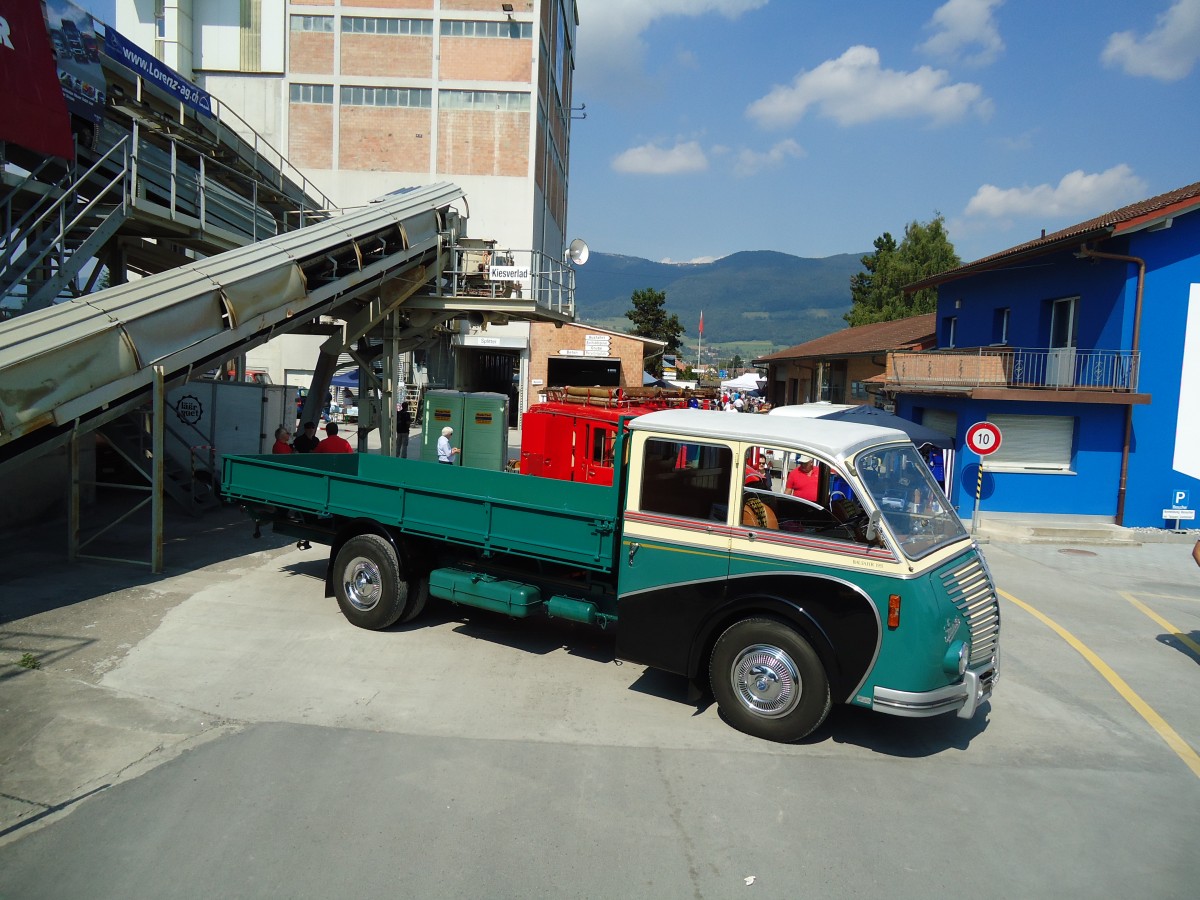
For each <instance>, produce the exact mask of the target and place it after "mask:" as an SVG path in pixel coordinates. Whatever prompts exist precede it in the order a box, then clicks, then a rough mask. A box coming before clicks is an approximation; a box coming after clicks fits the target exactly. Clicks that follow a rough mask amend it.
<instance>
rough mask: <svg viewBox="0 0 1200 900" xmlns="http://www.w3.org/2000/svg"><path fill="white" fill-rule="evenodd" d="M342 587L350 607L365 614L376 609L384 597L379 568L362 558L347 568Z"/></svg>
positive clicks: (358, 558) (357, 558)
mask: <svg viewBox="0 0 1200 900" xmlns="http://www.w3.org/2000/svg"><path fill="white" fill-rule="evenodd" d="M342 585H343V586H344V587H345V589H346V599H347V600H349V601H350V605H351V606H353V607H354V608H355V609H359V610H362V611H363V612H366V611H368V610H370V609H374V608H375V605H376V604H377V603H379V598H380V597H381V596H382V595H383V577H382V576H381V575H380V572H379V566H377V565H375V563H373V562H371V560H369V559H367V558H365V557H362V556H357V557H355V558H354V559H353V560H351V561H350V565H348V566H346V574H345V577H344V579H343V581H342Z"/></svg>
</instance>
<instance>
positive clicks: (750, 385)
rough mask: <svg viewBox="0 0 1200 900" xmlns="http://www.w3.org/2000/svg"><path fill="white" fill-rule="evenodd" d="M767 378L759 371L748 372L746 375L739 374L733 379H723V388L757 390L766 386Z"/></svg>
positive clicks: (726, 389) (729, 389) (725, 389)
mask: <svg viewBox="0 0 1200 900" xmlns="http://www.w3.org/2000/svg"><path fill="white" fill-rule="evenodd" d="M766 384H767V379H765V378H763V377H762V376H761V375H759V374H758V373H757V372H747V373H746V374H745V375H739V376H738V377H737V378H734V379H733V380H732V381H722V382H721V390H723V391H757V390H760V389H761V388H763V387H765V386H766Z"/></svg>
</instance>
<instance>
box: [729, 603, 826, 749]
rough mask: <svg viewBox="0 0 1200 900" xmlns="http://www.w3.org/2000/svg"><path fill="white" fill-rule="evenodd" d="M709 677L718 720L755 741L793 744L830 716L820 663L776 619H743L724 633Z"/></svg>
mask: <svg viewBox="0 0 1200 900" xmlns="http://www.w3.org/2000/svg"><path fill="white" fill-rule="evenodd" d="M708 675H709V682H710V684H711V685H712V690H713V694H714V695H715V696H716V698H717V708H718V710H719V711H720V713H721V717H722V718H723V719H724V720H725V721H726V722H728V723H729V724H730V725H732V726H733V727H734V728H736V729H737V730H738V731H744V732H745V733H746V734H750V735H753V736H754V737H759V738H764V739H766V740H768V741H779V742H781V743H792V742H793V741H798V740H800V739H801V738H804V737H807V736H808V735H809V734H811V733H812V732H813V731H815V730H816V729H817V728H818V727H819V726H820V725H821V723H822V722H824V721H825V717H826V716H827V715H829V707H830V697H829V677H828V675H827V674H826V672H825V667H824V666H823V665H822V664H821V659H820V657H818V656H817V654H816V651H814V650H813V648H812V647H811V646H810V645H809V643H808V641H806V640H805V639H804V638H803V637H801V636H800V635H799V634H798V633H797V632H796V630H795V629H794V628H791V627H790V626H788V625H785V624H784V623H783V622H780V621H778V620H776V619H765V618H756V619H742V620H741V621H740V622H735V623H734V624H733V625H730V626H729V627H728V628H727V629H725V631H724V633H722V635H721V636H720V637H719V638H718V639H717V643H716V645H715V646H714V647H713V652H712V657H711V658H710V660H709V669H708Z"/></svg>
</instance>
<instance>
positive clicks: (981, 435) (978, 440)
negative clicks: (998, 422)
mask: <svg viewBox="0 0 1200 900" xmlns="http://www.w3.org/2000/svg"><path fill="white" fill-rule="evenodd" d="M1002 440H1003V436H1002V435H1001V434H1000V429H999V428H997V427H996V426H995V425H993V424H992V423H991V422H976V423H975V424H974V425H972V426H971V427H970V428H968V429H967V447H969V448H970V449H971V450H974V451H975V452H976V453H978V454H979V455H980V456H988V455H989V454H992V453H995V452H996V451H997V450H999V449H1000V443H1001V441H1002Z"/></svg>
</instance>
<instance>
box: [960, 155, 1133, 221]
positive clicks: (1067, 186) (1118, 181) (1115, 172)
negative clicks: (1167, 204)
mask: <svg viewBox="0 0 1200 900" xmlns="http://www.w3.org/2000/svg"><path fill="white" fill-rule="evenodd" d="M1145 195H1146V182H1145V181H1143V180H1142V179H1141V178H1139V177H1138V176H1136V175H1134V174H1133V169H1131V168H1129V166H1127V165H1126V164H1125V163H1121V164H1120V165H1116V166H1113V167H1112V168H1111V169H1106V170H1105V171H1103V172H1097V173H1094V174H1090V175H1089V174H1087V173H1086V172H1084V171H1082V170H1080V169H1076V170H1075V171H1074V172H1068V173H1067V174H1066V175H1064V176H1063V177H1062V179H1061V180H1060V181H1059V182H1058V185H1057V186H1055V185H1051V184H1039V185H1035V186H1033V187H1028V186H1026V187H1019V188H998V187H996V186H995V185H993V184H985V185H983V186H982V187H981V188H980V189H979V190H977V191H976V192H975V196H974V197H972V198H971V200H970V202H969V203H968V204H967V208H966V210H965V214H966V215H968V216H987V217H990V218H996V219H999V218H1003V217H1005V216H1023V217H1044V218H1051V217H1062V216H1076V217H1086V216H1090V215H1100V214H1101V213H1103V212H1107V211H1108V210H1110V209H1118V208H1120V207H1122V206H1124V205H1125V204H1127V203H1132V202H1133V201H1135V200H1137V199H1138V198H1139V197H1144V196H1145Z"/></svg>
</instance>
